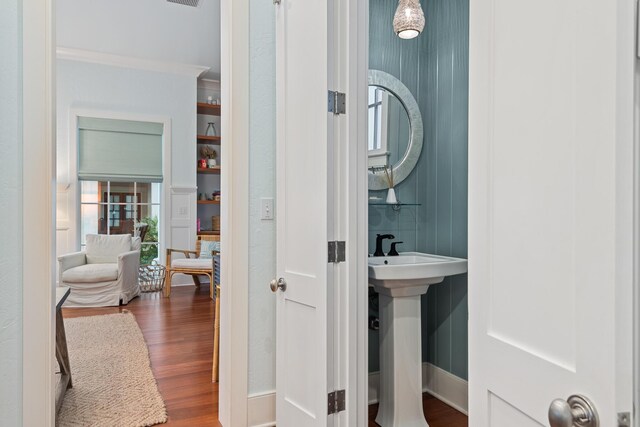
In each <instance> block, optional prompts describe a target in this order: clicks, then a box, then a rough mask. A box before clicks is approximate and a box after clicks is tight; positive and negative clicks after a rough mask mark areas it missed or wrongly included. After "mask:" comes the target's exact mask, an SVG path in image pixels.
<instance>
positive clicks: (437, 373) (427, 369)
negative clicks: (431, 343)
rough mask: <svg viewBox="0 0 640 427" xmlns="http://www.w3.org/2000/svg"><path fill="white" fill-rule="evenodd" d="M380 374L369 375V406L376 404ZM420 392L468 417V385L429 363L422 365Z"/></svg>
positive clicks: (372, 373)
mask: <svg viewBox="0 0 640 427" xmlns="http://www.w3.org/2000/svg"><path fill="white" fill-rule="evenodd" d="M379 387H380V372H371V373H370V374H369V404H370V405H371V404H374V403H378V389H379ZM422 391H423V392H427V393H429V394H430V395H432V396H433V397H435V398H436V399H438V400H441V401H442V402H444V403H446V404H447V405H449V406H451V407H452V408H454V409H456V410H457V411H460V412H462V413H463V414H465V415H468V411H469V383H468V382H467V381H465V380H463V379H462V378H459V377H456V376H455V375H453V374H451V373H449V372H447V371H445V370H444V369H441V368H438V367H437V366H435V365H432V364H431V363H426V362H425V363H423V364H422Z"/></svg>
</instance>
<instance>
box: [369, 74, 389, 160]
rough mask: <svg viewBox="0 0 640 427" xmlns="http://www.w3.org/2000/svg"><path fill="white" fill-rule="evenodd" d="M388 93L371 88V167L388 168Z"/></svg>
mask: <svg viewBox="0 0 640 427" xmlns="http://www.w3.org/2000/svg"><path fill="white" fill-rule="evenodd" d="M387 97H388V94H387V92H386V91H385V90H384V89H382V88H379V87H377V86H369V166H370V167H375V166H378V167H380V166H386V164H387V157H388V155H389V153H388V152H387Z"/></svg>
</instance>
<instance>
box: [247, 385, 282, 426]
mask: <svg viewBox="0 0 640 427" xmlns="http://www.w3.org/2000/svg"><path fill="white" fill-rule="evenodd" d="M247 412H248V420H247V425H249V427H273V426H275V425H276V392H275V390H273V391H267V392H264V393H256V394H252V395H250V396H249V400H248V404H247Z"/></svg>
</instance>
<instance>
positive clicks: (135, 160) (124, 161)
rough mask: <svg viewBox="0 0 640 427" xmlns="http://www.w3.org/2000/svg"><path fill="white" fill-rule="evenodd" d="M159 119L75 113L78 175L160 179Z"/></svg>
mask: <svg viewBox="0 0 640 427" xmlns="http://www.w3.org/2000/svg"><path fill="white" fill-rule="evenodd" d="M162 131H163V125H162V123H151V122H137V121H129V120H114V119H99V118H93V117H78V179H80V180H85V181H118V182H162Z"/></svg>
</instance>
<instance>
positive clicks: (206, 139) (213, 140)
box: [196, 135, 222, 145]
mask: <svg viewBox="0 0 640 427" xmlns="http://www.w3.org/2000/svg"><path fill="white" fill-rule="evenodd" d="M196 139H197V142H198V144H209V145H220V142H221V141H222V138H220V137H219V136H209V135H198V136H197V138H196Z"/></svg>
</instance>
